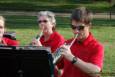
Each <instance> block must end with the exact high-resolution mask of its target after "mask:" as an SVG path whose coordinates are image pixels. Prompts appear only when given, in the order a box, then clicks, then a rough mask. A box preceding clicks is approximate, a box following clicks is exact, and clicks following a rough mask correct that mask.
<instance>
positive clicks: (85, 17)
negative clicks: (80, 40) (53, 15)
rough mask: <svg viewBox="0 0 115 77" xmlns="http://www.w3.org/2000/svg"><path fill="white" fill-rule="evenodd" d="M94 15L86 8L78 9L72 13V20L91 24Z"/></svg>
mask: <svg viewBox="0 0 115 77" xmlns="http://www.w3.org/2000/svg"><path fill="white" fill-rule="evenodd" d="M91 19H92V13H91V11H89V10H88V9H87V8H85V7H78V8H76V9H75V10H73V11H72V15H71V20H75V21H80V22H83V23H85V24H91Z"/></svg>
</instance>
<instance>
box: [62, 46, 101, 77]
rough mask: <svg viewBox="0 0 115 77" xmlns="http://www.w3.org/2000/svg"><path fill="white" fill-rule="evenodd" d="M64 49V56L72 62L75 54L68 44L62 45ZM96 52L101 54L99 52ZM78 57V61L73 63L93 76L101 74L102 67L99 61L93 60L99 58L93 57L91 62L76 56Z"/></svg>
mask: <svg viewBox="0 0 115 77" xmlns="http://www.w3.org/2000/svg"><path fill="white" fill-rule="evenodd" d="M62 51H63V52H62V55H63V56H64V58H66V59H67V60H68V61H70V62H72V60H73V57H74V55H73V54H72V53H71V50H70V48H69V47H67V46H62ZM96 54H98V55H99V56H101V55H100V54H99V53H98V52H97V53H96ZM93 56H95V57H96V56H97V55H93ZM76 59H77V61H76V62H75V63H74V64H73V65H74V66H76V67H78V68H80V69H81V70H82V71H83V72H85V73H87V74H88V75H90V76H92V77H97V76H99V72H100V71H101V67H99V66H98V65H97V63H95V61H94V62H93V60H96V61H98V59H96V58H92V59H91V61H90V62H85V61H83V60H82V59H80V58H78V57H77V56H76Z"/></svg>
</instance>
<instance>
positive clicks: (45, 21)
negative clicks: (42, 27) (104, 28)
mask: <svg viewBox="0 0 115 77" xmlns="http://www.w3.org/2000/svg"><path fill="white" fill-rule="evenodd" d="M42 22H44V23H47V22H48V20H39V21H38V23H42Z"/></svg>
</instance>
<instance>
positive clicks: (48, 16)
mask: <svg viewBox="0 0 115 77" xmlns="http://www.w3.org/2000/svg"><path fill="white" fill-rule="evenodd" d="M37 17H38V20H37V21H38V25H39V28H40V30H41V32H42V36H41V37H39V40H38V39H34V40H33V41H32V45H34V46H44V47H50V48H51V53H52V54H53V53H55V51H56V49H57V48H59V47H60V46H61V45H63V44H64V42H65V39H64V37H63V36H62V35H61V34H59V33H58V32H57V31H56V19H55V14H54V13H53V12H51V11H40V12H39V13H38V16H37ZM57 75H58V72H57V71H56V69H55V77H57Z"/></svg>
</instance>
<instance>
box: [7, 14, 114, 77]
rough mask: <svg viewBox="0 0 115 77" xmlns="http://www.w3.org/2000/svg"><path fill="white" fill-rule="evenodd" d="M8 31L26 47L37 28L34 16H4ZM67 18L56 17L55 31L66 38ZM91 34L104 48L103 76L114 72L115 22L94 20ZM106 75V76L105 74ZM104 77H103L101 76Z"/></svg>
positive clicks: (69, 31) (68, 29) (67, 32)
mask: <svg viewBox="0 0 115 77" xmlns="http://www.w3.org/2000/svg"><path fill="white" fill-rule="evenodd" d="M5 18H6V27H7V30H8V31H15V32H16V33H17V36H16V37H17V39H18V40H19V41H20V45H27V44H29V43H30V41H31V40H32V38H33V37H35V36H36V34H37V33H39V31H38V29H39V28H38V26H37V23H36V17H34V16H5ZM69 24H70V22H69V18H62V17H57V30H58V31H59V32H60V33H61V34H62V35H63V36H64V37H65V38H66V39H69V38H70V37H72V36H73V35H72V31H71V29H70V27H69ZM93 25H95V26H93V27H92V29H91V32H92V33H93V34H94V36H95V37H96V38H97V40H99V41H100V42H101V43H102V44H103V45H104V47H105V59H104V67H103V73H104V74H103V75H110V74H109V73H112V72H114V71H115V60H114V59H115V47H114V46H115V20H111V21H110V20H105V19H101V20H100V19H94V20H93ZM105 73H108V74H105ZM103 77H105V76H103Z"/></svg>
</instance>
